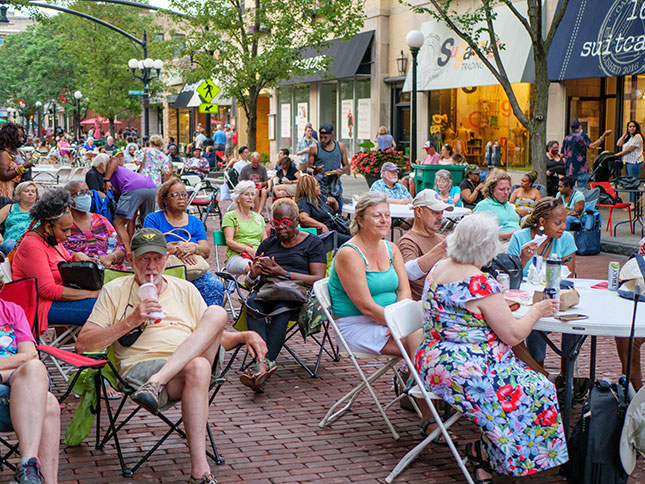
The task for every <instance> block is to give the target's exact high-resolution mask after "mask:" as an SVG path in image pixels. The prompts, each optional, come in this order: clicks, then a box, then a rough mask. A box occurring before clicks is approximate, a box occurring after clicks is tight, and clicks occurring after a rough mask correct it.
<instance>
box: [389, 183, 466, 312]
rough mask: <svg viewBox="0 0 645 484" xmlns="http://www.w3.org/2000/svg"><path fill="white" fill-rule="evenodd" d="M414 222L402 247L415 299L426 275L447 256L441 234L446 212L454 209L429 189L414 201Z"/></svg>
mask: <svg viewBox="0 0 645 484" xmlns="http://www.w3.org/2000/svg"><path fill="white" fill-rule="evenodd" d="M412 206H413V207H414V222H413V224H412V229H411V230H410V231H408V233H406V234H405V235H404V236H403V237H401V240H399V244H398V245H399V249H400V250H401V255H402V256H403V261H404V262H405V269H406V271H407V273H408V279H409V280H410V290H411V292H412V297H413V298H414V299H415V300H417V301H418V300H420V299H421V293H422V292H423V284H424V281H425V277H426V274H428V271H429V270H430V269H432V266H434V265H435V264H436V263H437V262H438V261H440V260H441V259H443V258H445V257H446V238H445V237H444V236H443V235H441V234H440V233H439V231H440V230H441V223H442V222H443V211H444V210H448V211H452V210H453V208H454V207H453V206H452V205H449V204H447V203H445V202H444V201H443V200H441V197H439V194H438V193H437V192H435V191H434V190H430V189H429V188H426V189H425V190H421V191H420V192H419V193H417V196H416V197H414V200H413V201H412Z"/></svg>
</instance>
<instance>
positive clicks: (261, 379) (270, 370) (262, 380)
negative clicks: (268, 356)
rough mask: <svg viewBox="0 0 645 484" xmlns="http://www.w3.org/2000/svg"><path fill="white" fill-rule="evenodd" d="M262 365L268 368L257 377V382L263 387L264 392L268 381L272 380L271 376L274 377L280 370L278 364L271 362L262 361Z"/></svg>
mask: <svg viewBox="0 0 645 484" xmlns="http://www.w3.org/2000/svg"><path fill="white" fill-rule="evenodd" d="M262 363H264V364H265V365H266V366H267V370H266V371H265V372H263V373H261V374H259V375H257V376H256V382H257V385H258V386H260V387H262V391H264V387H265V386H266V383H267V380H268V379H269V378H271V375H273V374H274V373H275V371H276V370H277V369H278V363H276V362H275V361H271V360H262Z"/></svg>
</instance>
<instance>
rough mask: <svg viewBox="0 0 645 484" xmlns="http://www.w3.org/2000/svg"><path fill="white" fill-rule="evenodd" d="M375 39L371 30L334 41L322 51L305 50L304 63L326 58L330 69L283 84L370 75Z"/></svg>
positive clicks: (303, 54)
mask: <svg viewBox="0 0 645 484" xmlns="http://www.w3.org/2000/svg"><path fill="white" fill-rule="evenodd" d="M373 38H374V31H373V30H369V31H367V32H361V33H360V34H356V35H354V36H353V37H348V38H344V39H334V40H332V41H330V42H329V45H328V46H327V47H325V48H323V49H321V50H320V51H318V50H317V49H314V48H311V47H310V48H307V49H305V50H304V51H303V53H302V60H303V61H305V62H306V60H307V59H314V58H316V57H318V56H325V57H328V58H329V59H331V62H330V64H329V67H328V69H327V70H326V71H324V72H319V73H316V74H313V75H310V76H304V77H298V78H294V79H290V80H288V81H285V82H284V83H283V84H284V85H291V84H302V83H309V82H317V81H323V80H325V79H346V78H348V77H354V76H356V75H357V74H370V73H371V65H372V53H371V49H370V46H371V45H372V39H373Z"/></svg>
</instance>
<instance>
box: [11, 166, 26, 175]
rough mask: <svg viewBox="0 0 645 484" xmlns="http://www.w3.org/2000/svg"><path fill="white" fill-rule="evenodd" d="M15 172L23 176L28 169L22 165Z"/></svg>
mask: <svg viewBox="0 0 645 484" xmlns="http://www.w3.org/2000/svg"><path fill="white" fill-rule="evenodd" d="M14 170H16V174H17V175H22V174H23V173H24V172H25V171H27V169H26V168H25V167H24V166H22V165H19V166H16V168H14Z"/></svg>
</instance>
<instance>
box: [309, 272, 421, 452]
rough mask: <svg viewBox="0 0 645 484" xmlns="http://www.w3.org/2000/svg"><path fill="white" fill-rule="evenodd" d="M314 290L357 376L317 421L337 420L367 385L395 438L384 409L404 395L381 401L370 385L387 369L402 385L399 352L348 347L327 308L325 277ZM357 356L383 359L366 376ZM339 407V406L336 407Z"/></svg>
mask: <svg viewBox="0 0 645 484" xmlns="http://www.w3.org/2000/svg"><path fill="white" fill-rule="evenodd" d="M314 294H316V297H317V298H318V302H320V305H321V306H322V308H323V310H324V312H325V315H326V316H327V318H328V319H329V321H330V323H331V325H332V327H333V328H334V332H335V333H336V338H337V340H338V342H340V355H341V356H342V357H349V358H350V359H351V360H352V363H353V364H354V367H355V368H356V371H357V372H358V375H359V376H360V383H359V384H358V385H357V386H356V387H355V388H354V389H353V390H352V391H350V392H349V393H347V394H346V395H345V396H343V397H342V398H341V399H340V400H338V401H337V402H336V403H335V404H334V405H332V407H331V408H330V409H329V411H328V412H327V415H325V418H323V419H322V420H321V421H320V424H319V425H320V426H321V427H325V426H327V425H329V424H331V423H332V422H334V421H335V420H337V419H338V418H340V417H341V416H342V415H343V414H344V413H345V412H347V410H349V409H350V408H351V406H352V404H353V403H354V401H355V400H356V398H357V397H358V396H359V395H360V394H361V392H362V391H363V390H365V389H367V391H368V392H369V393H370V395H371V396H372V399H373V400H374V403H375V405H376V408H377V409H378V411H379V413H380V414H381V416H382V417H383V420H385V424H386V425H387V428H388V429H389V430H390V432H391V433H392V436H393V437H394V439H395V440H398V439H399V434H398V433H397V432H396V430H394V426H393V425H392V422H390V419H389V418H388V416H387V414H386V413H385V411H386V410H387V409H388V408H389V407H391V406H392V405H393V404H395V403H396V402H398V401H399V400H400V399H401V398H403V397H404V396H405V395H403V394H402V395H400V396H399V397H396V398H394V399H393V400H392V401H390V402H389V403H388V404H386V405H382V404H381V402H380V401H379V399H378V397H377V396H376V393H375V391H374V388H373V387H372V383H374V382H375V381H376V380H377V379H378V378H380V377H381V376H383V375H384V374H386V373H387V372H388V371H390V370H392V371H393V372H394V374H395V376H396V378H397V379H398V381H399V383H400V385H401V388H405V381H404V380H403V377H401V375H400V374H399V372H398V371H397V369H396V364H397V363H398V362H400V361H401V358H399V357H398V356H389V355H380V354H377V353H354V352H352V350H350V349H349V345H348V344H347V342H346V341H345V338H343V335H342V334H341V333H340V331H339V330H338V326H336V322H335V321H334V318H333V317H332V316H331V311H330V309H331V298H330V296H329V279H328V278H325V279H321V280H320V281H317V282H316V283H315V284H314ZM359 359H369V360H370V361H374V360H381V361H384V364H383V365H382V366H381V367H380V368H378V369H377V370H376V371H374V372H372V373H371V374H370V375H369V376H367V375H366V374H365V372H364V371H363V369H362V368H361V366H360V364H359V363H358V360H359ZM412 403H413V406H414V407H415V410H416V411H417V413H418V414H419V415H421V412H420V411H419V409H418V408H417V407H416V403H414V401H413V400H412ZM339 407H340V409H338V408H339Z"/></svg>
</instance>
